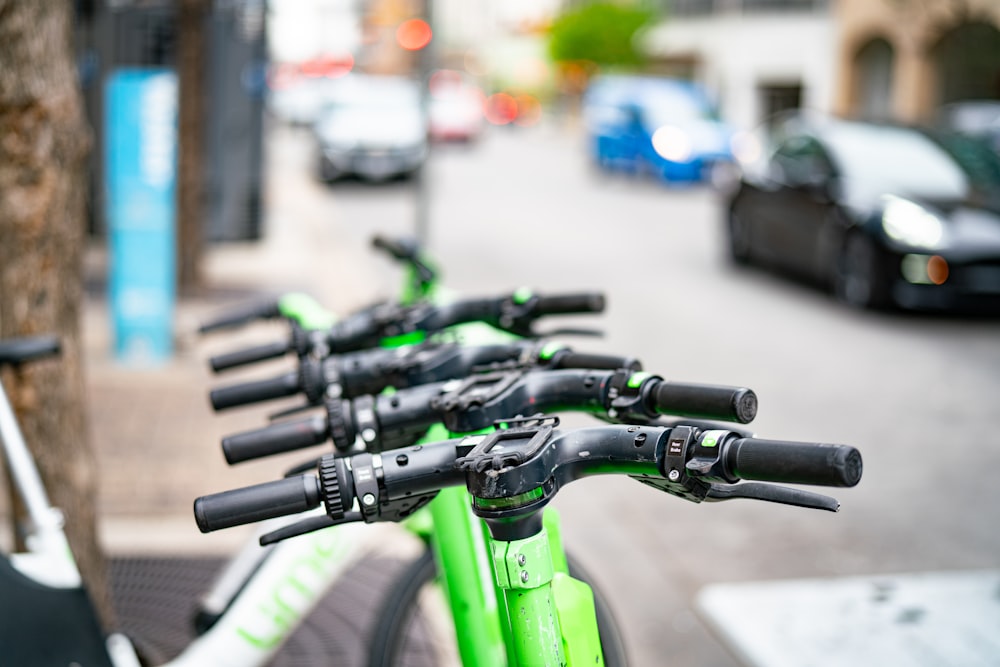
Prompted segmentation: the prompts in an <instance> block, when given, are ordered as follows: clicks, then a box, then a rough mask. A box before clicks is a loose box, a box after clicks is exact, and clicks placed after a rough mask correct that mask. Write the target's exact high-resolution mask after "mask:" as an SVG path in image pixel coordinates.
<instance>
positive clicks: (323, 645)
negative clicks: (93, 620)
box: [111, 557, 433, 667]
mask: <svg viewBox="0 0 1000 667" xmlns="http://www.w3.org/2000/svg"><path fill="white" fill-rule="evenodd" d="M222 563H223V561H222V560H221V559H218V558H203V557H202V558H191V557H180V558H161V557H135V558H116V559H113V560H112V562H111V579H112V596H113V599H114V603H115V606H116V609H117V612H118V616H119V622H120V624H121V626H122V630H123V631H124V632H125V633H126V634H127V635H128V636H129V637H130V638H131V639H132V641H133V642H134V644H135V646H136V648H137V649H138V650H139V651H140V652H141V653H142V654H143V657H144V658H145V659H147V660H148V661H149V662H150V663H152V664H162V663H164V662H166V661H168V660H170V659H172V658H174V657H175V656H177V655H178V654H179V653H180V652H181V651H182V650H183V648H184V647H185V646H186V645H187V644H188V643H189V642H191V640H192V639H194V637H195V632H194V629H193V625H192V619H193V617H194V613H195V608H196V604H197V601H198V598H199V596H200V595H201V594H202V593H203V592H204V591H205V590H206V588H207V587H208V585H209V583H210V582H211V580H212V578H213V576H214V575H215V573H216V571H217V570H218V569H219V568H220V567H221V565H222ZM403 566H404V563H403V562H401V561H397V560H392V559H371V560H369V561H366V562H364V563H361V564H358V565H356V566H355V567H354V568H352V569H351V570H349V571H348V572H347V573H346V575H345V576H343V577H341V578H340V580H339V581H338V582H337V584H336V585H335V586H334V587H333V588H332V589H331V590H330V591H329V592H328V593H327V595H326V596H325V597H324V598H323V599H322V600H321V601H320V603H319V605H318V606H317V608H316V609H315V610H314V611H313V612H312V614H310V615H309V617H308V618H307V619H306V620H305V622H304V623H303V625H302V626H301V627H299V628H298V629H297V630H296V632H295V633H294V634H293V635H292V636H291V637H290V638H289V640H288V642H287V643H286V644H285V645H284V646H283V647H282V648H281V650H280V651H279V652H278V654H277V655H276V656H275V658H274V660H273V661H272V663H271V666H270V667H317V666H321V665H345V666H349V665H358V666H360V665H363V664H364V662H365V657H366V655H367V653H366V652H367V644H368V637H369V633H370V631H371V627H372V622H373V620H374V615H375V613H376V610H377V609H378V607H379V605H380V603H381V600H382V597H383V595H384V594H385V592H386V585H387V584H388V583H389V582H391V581H393V580H394V579H395V577H396V576H397V575H398V574H399V572H400V570H401V569H402V568H403ZM373 591H374V592H375V593H376V594H375V595H373V594H372V593H373ZM407 664H413V663H411V661H409V660H408V661H407ZM424 664H426V665H428V667H433V664H432V663H424Z"/></svg>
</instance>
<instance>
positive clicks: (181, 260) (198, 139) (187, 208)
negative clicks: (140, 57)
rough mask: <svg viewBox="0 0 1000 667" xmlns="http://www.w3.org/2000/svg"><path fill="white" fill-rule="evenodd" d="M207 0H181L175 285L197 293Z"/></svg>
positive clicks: (202, 209)
mask: <svg viewBox="0 0 1000 667" xmlns="http://www.w3.org/2000/svg"><path fill="white" fill-rule="evenodd" d="M210 6H211V5H210V3H209V2H208V1H207V0H181V1H180V3H179V4H178V8H177V9H178V11H177V40H178V42H177V79H178V89H179V99H178V112H177V113H178V119H177V137H178V147H177V288H178V292H179V293H180V294H195V293H197V292H198V291H199V290H200V289H201V287H202V285H203V282H202V273H201V259H202V255H203V248H204V224H205V219H206V206H205V190H206V188H205V124H206V123H205V120H206V113H207V109H206V101H205V76H206V74H207V65H206V64H207V62H208V58H207V52H208V40H207V36H206V33H205V20H206V18H207V17H208V12H209V8H210Z"/></svg>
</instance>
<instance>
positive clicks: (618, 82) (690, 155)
mask: <svg viewBox="0 0 1000 667" xmlns="http://www.w3.org/2000/svg"><path fill="white" fill-rule="evenodd" d="M583 114H584V123H585V125H586V129H587V134H588V141H589V150H590V152H591V156H592V158H593V160H594V161H595V162H596V163H597V164H598V165H600V166H601V167H603V168H606V169H613V170H621V171H627V172H632V173H638V172H649V173H652V174H655V175H656V176H658V177H659V178H660V179H662V180H664V181H666V182H672V183H673V182H677V183H685V182H687V183H691V182H695V183H697V182H703V181H708V180H710V179H712V178H713V177H714V175H716V174H718V173H719V171H720V170H721V171H726V170H728V169H729V168H730V167H731V166H732V165H733V163H734V161H733V151H732V146H731V144H732V139H733V130H732V128H730V127H729V126H728V125H727V124H725V123H723V122H722V121H721V120H719V117H718V113H717V111H716V109H715V107H714V106H713V105H712V103H711V100H710V99H709V97H708V95H707V94H706V93H705V91H704V90H702V89H701V88H700V87H699V86H697V85H696V84H694V83H691V82H688V81H680V80H675V79H664V78H657V77H643V76H621V75H606V76H599V77H597V78H595V79H594V81H593V82H591V85H590V86H589V87H588V89H587V92H586V93H585V94H584V98H583Z"/></svg>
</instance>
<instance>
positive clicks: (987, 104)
mask: <svg viewBox="0 0 1000 667" xmlns="http://www.w3.org/2000/svg"><path fill="white" fill-rule="evenodd" d="M939 116H940V117H939V121H938V123H939V125H940V127H942V128H944V129H946V130H954V131H955V132H959V133H961V134H968V135H970V136H973V137H980V138H982V139H984V140H985V141H986V142H987V143H988V144H989V145H990V147H992V149H993V150H994V151H995V152H996V153H997V154H998V155H1000V100H967V101H964V102H953V103H951V104H948V105H945V106H944V107H943V108H942V109H941V111H940V114H939Z"/></svg>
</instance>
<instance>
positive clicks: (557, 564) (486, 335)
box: [278, 268, 604, 667]
mask: <svg viewBox="0 0 1000 667" xmlns="http://www.w3.org/2000/svg"><path fill="white" fill-rule="evenodd" d="M407 275H408V279H407V280H406V281H405V282H404V288H403V291H402V293H401V295H400V303H402V304H404V305H405V304H412V303H415V302H417V301H420V300H427V299H431V300H440V299H442V298H446V295H444V294H443V292H442V291H441V290H439V289H438V285H437V284H436V283H433V284H431V285H425V286H422V289H421V288H420V287H418V285H419V281H417V280H416V277H415V272H414V270H413V269H412V268H410V269H409V271H408V273H407ZM278 306H279V310H280V311H281V314H282V316H284V317H286V318H287V319H290V320H293V321H295V322H296V323H297V324H298V325H299V326H301V327H303V328H304V329H307V330H316V329H324V328H329V327H330V326H332V325H333V324H334V323H335V322H336V320H337V318H336V316H335V315H334V314H333V313H332V312H330V311H328V310H326V309H325V308H323V307H322V306H321V305H320V304H319V303H318V302H316V301H315V300H314V299H312V297H309V296H307V295H305V294H299V293H290V294H286V295H284V296H282V297H281V298H280V299H279V302H278ZM454 329H455V330H456V331H457V332H459V334H460V336H461V338H462V339H463V340H465V342H466V343H472V342H489V341H495V340H497V339H508V338H516V337H515V336H512V335H509V334H505V333H504V332H500V331H498V330H496V329H494V328H493V327H490V326H488V325H485V324H481V323H468V324H465V325H461V326H459V327H455V328H454ZM416 333H417V334H418V335H413V334H410V335H408V336H400V337H397V338H391V339H385V340H383V341H382V346H383V347H398V346H401V345H408V344H414V343H419V342H421V341H422V340H424V338H425V337H426V336H425V334H423V332H416ZM451 437H454V435H453V434H451V433H449V432H448V431H447V430H446V429H445V428H444V427H443V426H434V427H432V428H431V429H430V430H429V431H428V432H427V434H426V436H425V437H424V438H423V439H422V441H423V442H436V441H439V440H446V439H448V438H451ZM427 514H429V515H430V524H431V527H430V529H429V532H428V533H427V535H426V536H427V537H428V538H429V543H430V546H431V549H432V552H433V554H434V558H435V562H436V564H437V569H438V572H439V573H440V576H439V579H440V584H441V586H442V588H443V591H444V593H445V598H446V600H447V604H448V608H449V610H450V612H451V618H452V621H453V623H454V627H455V628H456V632H455V637H456V641H457V645H458V653H459V656H460V657H461V660H462V664H463V665H466V666H468V667H504V666H508V667H517V666H522V665H524V666H527V665H531V666H534V665H538V666H543V667H549V666H552V667H556V666H564V665H568V666H572V665H603V664H604V658H603V654H602V652H601V644H600V636H599V634H598V629H597V617H596V612H595V609H594V597H593V592H592V591H591V589H590V587H589V586H587V584H585V583H584V582H582V581H579V580H576V579H573V578H572V577H570V575H569V568H568V564H567V561H566V555H565V552H564V550H563V545H562V537H561V532H560V529H559V519H558V515H557V514H556V512H555V511H554V510H552V509H550V508H547V509H546V510H545V511H544V513H543V526H544V527H543V530H542V531H541V532H540V533H539V534H537V535H535V536H533V537H531V538H528V539H526V540H521V541H518V542H498V541H494V540H493V539H492V538H491V537H490V534H489V531H488V530H487V528H486V526H485V524H484V523H483V522H482V521H480V520H479V519H477V518H476V517H475V515H473V514H472V511H471V498H470V496H469V494H468V492H467V491H466V490H465V489H464V488H462V487H453V488H448V489H444V490H442V491H441V492H440V493H439V494H438V495H437V497H436V498H435V499H434V500H433V501H432V502H431V503H430V504H429V506H428V507H427V510H426V512H425V513H422V515H421V518H420V519H417V520H415V521H414V523H420V521H422V520H423V519H426V515H427ZM415 532H424V531H423V530H421V529H417V530H416V531H415ZM528 563H530V565H528Z"/></svg>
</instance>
